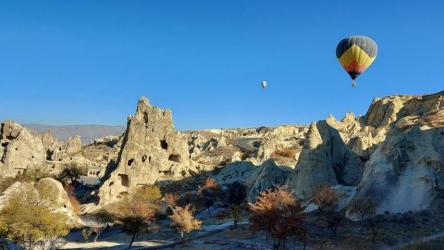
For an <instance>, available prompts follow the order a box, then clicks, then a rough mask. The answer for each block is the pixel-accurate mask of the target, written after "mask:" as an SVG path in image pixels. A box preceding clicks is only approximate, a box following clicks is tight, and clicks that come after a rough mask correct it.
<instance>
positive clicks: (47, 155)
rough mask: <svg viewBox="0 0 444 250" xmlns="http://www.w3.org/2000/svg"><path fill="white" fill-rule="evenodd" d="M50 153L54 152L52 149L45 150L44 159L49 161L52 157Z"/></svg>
mask: <svg viewBox="0 0 444 250" xmlns="http://www.w3.org/2000/svg"><path fill="white" fill-rule="evenodd" d="M52 154H54V151H52V150H49V149H48V150H46V160H47V161H50V160H51V159H52Z"/></svg>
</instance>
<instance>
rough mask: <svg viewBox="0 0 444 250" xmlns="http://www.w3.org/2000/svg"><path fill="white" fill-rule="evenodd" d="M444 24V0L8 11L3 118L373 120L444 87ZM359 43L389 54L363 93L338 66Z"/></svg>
mask: <svg viewBox="0 0 444 250" xmlns="http://www.w3.org/2000/svg"><path fill="white" fill-rule="evenodd" d="M302 2H303V3H302ZM388 2H390V3H388ZM425 2H427V4H425ZM443 13H444V2H443V1H438V0H436V1H339V0H338V1H331V0H325V1H247V0H244V1H242V0H233V1H208V0H202V1H193V0H190V1H183V0H178V1H135V0H133V1H123V0H122V1H110V0H107V1H104V0H102V1H93V0H84V1H80V0H76V1H68V0H65V1H62V0H57V1H26V2H25V1H2V2H1V3H0V120H3V119H13V120H17V121H20V122H26V123H31V122H32V123H45V124H91V123H96V124H112V125H120V124H122V125H123V124H125V123H126V117H127V115H128V114H131V113H134V111H135V105H136V103H137V100H138V98H139V96H142V95H144V96H147V97H148V98H149V99H150V100H151V103H153V104H155V105H157V106H160V107H163V108H169V109H171V110H172V111H173V118H174V121H175V125H176V127H177V128H179V129H190V128H196V129H197V128H220V127H253V126H261V125H268V126H273V125H279V124H287V123H309V122H310V121H313V120H319V119H324V118H325V117H326V116H327V115H328V114H333V115H334V116H335V117H337V118H341V117H342V116H343V115H344V114H345V113H346V112H348V111H352V112H354V113H356V114H364V113H365V112H366V110H367V108H368V105H369V104H370V102H371V100H372V99H373V98H374V97H378V96H385V95H392V94H423V93H431V92H437V91H440V90H443V89H444V79H443V78H444V74H443V73H442V72H443V71H444V60H443V58H444V15H443ZM352 34H364V35H368V36H371V37H372V38H374V39H375V40H376V42H377V43H378V45H379V55H378V58H377V59H376V61H375V63H374V64H373V65H372V66H371V67H370V68H369V69H368V70H367V71H366V72H365V74H364V75H362V76H361V77H360V78H358V87H357V88H355V89H353V88H351V86H350V85H351V83H350V79H349V77H348V75H347V74H346V73H345V72H344V71H343V70H342V68H341V67H340V66H339V64H338V62H337V60H336V56H335V48H336V44H337V42H338V41H339V40H340V39H342V38H344V37H346V36H349V35H352ZM264 79H265V80H267V81H268V83H269V88H268V89H267V90H265V91H263V90H262V89H261V88H260V81H261V80H264Z"/></svg>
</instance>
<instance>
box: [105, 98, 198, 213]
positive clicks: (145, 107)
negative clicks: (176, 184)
mask: <svg viewBox="0 0 444 250" xmlns="http://www.w3.org/2000/svg"><path fill="white" fill-rule="evenodd" d="M190 168H191V164H190V160H189V151H188V146H187V143H186V140H185V138H184V137H183V136H182V135H181V134H180V133H179V132H177V131H176V130H175V129H174V127H173V122H172V117H171V112H170V111H169V110H162V109H160V108H157V107H155V106H152V105H151V104H150V103H149V102H148V99H147V98H145V97H142V98H140V100H139V102H138V104H137V110H136V113H135V115H134V116H130V117H129V118H128V125H127V130H126V131H125V134H124V138H123V142H122V148H121V150H120V153H119V156H118V159H117V167H116V169H115V170H114V171H113V172H112V173H111V175H110V177H109V178H108V179H107V180H106V181H105V182H104V183H103V185H102V186H101V188H100V192H99V197H100V204H101V205H105V204H109V203H112V202H115V201H118V200H119V198H121V197H122V196H123V195H125V194H127V193H131V192H133V191H134V190H135V189H136V188H137V187H140V186H143V185H148V184H154V183H155V182H157V181H160V180H172V179H178V178H182V177H185V176H188V175H189V174H190V170H191V169H190Z"/></svg>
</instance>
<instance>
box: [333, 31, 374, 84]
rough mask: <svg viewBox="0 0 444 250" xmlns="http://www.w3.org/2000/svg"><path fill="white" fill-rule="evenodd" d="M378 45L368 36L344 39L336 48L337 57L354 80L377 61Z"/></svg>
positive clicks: (354, 82)
mask: <svg viewBox="0 0 444 250" xmlns="http://www.w3.org/2000/svg"><path fill="white" fill-rule="evenodd" d="M377 53H378V45H376V42H375V41H373V39H371V38H370V37H367V36H350V37H347V38H344V39H342V40H341V41H340V42H339V43H338V46H337V47H336V57H337V58H338V60H339V63H340V64H341V65H342V67H343V68H344V69H345V71H347V73H348V74H349V75H350V77H351V79H352V80H353V83H352V86H353V87H354V86H356V81H355V79H356V78H357V77H358V76H359V75H360V74H362V73H363V72H364V71H365V70H366V69H367V68H368V67H369V66H370V65H371V64H372V63H373V61H374V60H375V58H376V55H377Z"/></svg>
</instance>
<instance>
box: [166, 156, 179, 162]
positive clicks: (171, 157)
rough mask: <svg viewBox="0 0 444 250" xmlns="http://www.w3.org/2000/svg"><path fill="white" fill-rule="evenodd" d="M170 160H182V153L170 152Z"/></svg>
mask: <svg viewBox="0 0 444 250" xmlns="http://www.w3.org/2000/svg"><path fill="white" fill-rule="evenodd" d="M168 160H169V161H174V162H180V155H178V154H170V156H168Z"/></svg>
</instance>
